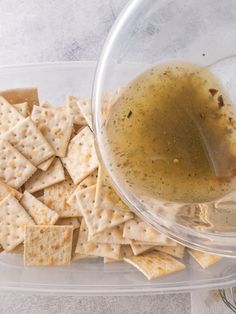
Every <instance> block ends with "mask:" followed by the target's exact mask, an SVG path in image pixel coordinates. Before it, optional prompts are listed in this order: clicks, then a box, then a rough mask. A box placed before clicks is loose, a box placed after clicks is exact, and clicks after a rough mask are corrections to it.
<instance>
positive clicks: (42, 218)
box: [20, 191, 59, 225]
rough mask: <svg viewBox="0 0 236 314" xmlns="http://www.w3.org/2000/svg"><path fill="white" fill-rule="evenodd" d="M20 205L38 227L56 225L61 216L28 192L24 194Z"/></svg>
mask: <svg viewBox="0 0 236 314" xmlns="http://www.w3.org/2000/svg"><path fill="white" fill-rule="evenodd" d="M20 203H21V205H22V206H23V207H24V209H25V210H26V211H27V213H28V214H29V215H30V216H31V217H32V218H33V219H34V221H35V222H36V224H37V225H54V224H55V223H56V221H57V219H58V218H59V215H58V214H57V213H56V212H55V211H54V210H52V209H51V208H49V207H47V206H46V205H45V204H43V203H42V202H40V201H39V200H38V199H37V198H36V197H34V196H33V195H32V194H30V193H29V192H27V191H25V192H24V194H23V197H22V198H21V200H20Z"/></svg>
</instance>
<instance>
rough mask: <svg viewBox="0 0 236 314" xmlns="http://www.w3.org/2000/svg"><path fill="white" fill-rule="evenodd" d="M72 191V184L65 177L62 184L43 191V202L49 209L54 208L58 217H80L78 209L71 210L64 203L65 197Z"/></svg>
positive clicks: (67, 177)
mask: <svg viewBox="0 0 236 314" xmlns="http://www.w3.org/2000/svg"><path fill="white" fill-rule="evenodd" d="M74 189H75V186H74V183H73V181H72V180H71V178H70V177H69V176H68V175H67V176H65V180H64V181H63V182H61V183H58V184H54V185H52V186H50V187H48V188H45V189H44V202H45V204H47V205H48V206H49V207H51V208H54V209H55V210H56V212H57V213H58V214H59V216H60V217H78V216H81V211H80V208H78V209H76V208H72V207H70V205H69V204H68V203H67V202H66V200H67V197H68V196H69V195H70V194H71V193H73V191H74Z"/></svg>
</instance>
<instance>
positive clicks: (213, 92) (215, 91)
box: [209, 88, 218, 97]
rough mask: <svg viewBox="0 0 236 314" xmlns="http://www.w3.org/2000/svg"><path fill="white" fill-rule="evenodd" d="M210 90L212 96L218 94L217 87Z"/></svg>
mask: <svg viewBox="0 0 236 314" xmlns="http://www.w3.org/2000/svg"><path fill="white" fill-rule="evenodd" d="M209 92H210V94H211V96H212V97H214V96H215V94H217V93H218V89H215V88H210V89H209Z"/></svg>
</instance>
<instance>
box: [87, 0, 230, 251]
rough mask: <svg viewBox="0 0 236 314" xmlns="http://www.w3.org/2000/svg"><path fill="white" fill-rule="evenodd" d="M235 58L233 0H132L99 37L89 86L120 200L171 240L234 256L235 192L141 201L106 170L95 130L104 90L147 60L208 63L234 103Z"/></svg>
mask: <svg viewBox="0 0 236 314" xmlns="http://www.w3.org/2000/svg"><path fill="white" fill-rule="evenodd" d="M235 55H236V1H235V0H225V1H218V0H217V1H216V0H205V1H195V0H189V1H182V0H174V1H172V0H171V1H168V0H133V1H131V2H130V3H129V4H128V5H127V6H126V7H125V9H124V10H123V12H122V13H121V15H120V16H119V17H118V19H117V21H116V23H115V24H114V26H113V28H112V30H111V32H110V34H109V36H108V38H107V41H106V43H105V46H104V49H103V52H102V54H101V57H100V60H99V63H98V67H97V71H96V76H95V81H94V89H93V127H94V132H95V135H96V145H97V151H98V154H99V158H100V160H101V162H102V163H103V164H104V166H105V167H106V169H107V171H108V173H109V174H110V177H111V180H112V183H113V186H114V188H115V189H116V191H117V192H118V193H119V195H120V196H121V198H122V199H123V201H124V202H125V203H127V204H128V206H129V207H130V208H132V210H133V211H134V212H136V214H138V215H139V216H141V217H142V219H144V220H145V221H147V222H148V223H150V224H151V225H153V227H155V228H157V229H158V230H160V231H162V232H164V233H165V234H167V235H168V236H169V237H171V238H173V239H175V240H176V241H179V242H180V243H183V244H185V245H187V246H189V247H193V248H196V249H200V250H205V251H209V252H212V253H217V254H221V255H225V256H235V255H236V191H233V192H232V193H230V194H229V195H226V196H225V197H223V198H222V199H220V200H217V201H215V202H211V203H203V204H187V203H184V204H180V203H173V202H167V201H161V200H158V199H150V198H149V197H148V196H146V195H142V200H145V201H144V202H143V201H141V200H140V197H139V196H138V195H137V193H135V191H133V190H130V189H129V188H128V187H127V185H126V184H125V182H124V180H122V179H121V178H120V176H119V172H111V167H110V163H111V160H110V155H109V154H108V151H107V149H106V146H105V144H104V132H103V131H104V128H105V126H106V121H107V119H108V118H109V116H108V115H107V102H106V101H104V97H106V98H107V94H106V93H107V91H114V90H117V89H119V88H121V87H122V86H126V85H127V84H128V83H129V82H130V81H131V80H133V79H134V78H135V77H136V76H137V75H139V74H140V73H142V72H143V71H144V70H146V69H147V68H150V67H151V66H153V65H158V64H160V63H163V62H168V61H170V60H171V61H173V60H181V61H188V62H192V63H196V64H199V65H202V66H210V69H211V71H212V72H214V74H215V75H216V76H217V77H218V78H219V80H220V81H221V83H222V85H223V87H224V88H225V89H226V91H227V92H228V94H229V96H230V98H231V101H232V103H233V104H236V57H235ZM104 95H106V96H104ZM114 105H115V103H114Z"/></svg>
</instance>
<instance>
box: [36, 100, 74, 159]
mask: <svg viewBox="0 0 236 314" xmlns="http://www.w3.org/2000/svg"><path fill="white" fill-rule="evenodd" d="M31 117H32V120H33V121H34V122H35V124H36V126H37V127H38V128H39V130H40V131H41V132H42V134H43V135H44V136H45V138H46V139H47V141H48V142H49V144H50V145H51V146H52V148H53V149H54V151H55V154H56V156H58V157H64V156H65V155H66V152H67V146H68V144H69V140H70V137H71V133H72V129H73V118H72V116H71V115H70V113H69V110H68V109H67V108H63V110H57V109H55V108H43V107H39V106H34V108H33V111H32V114H31Z"/></svg>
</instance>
